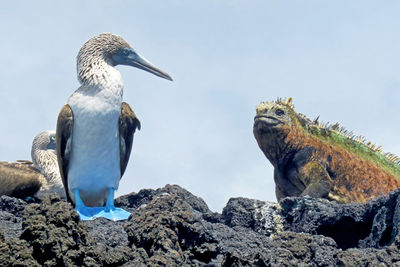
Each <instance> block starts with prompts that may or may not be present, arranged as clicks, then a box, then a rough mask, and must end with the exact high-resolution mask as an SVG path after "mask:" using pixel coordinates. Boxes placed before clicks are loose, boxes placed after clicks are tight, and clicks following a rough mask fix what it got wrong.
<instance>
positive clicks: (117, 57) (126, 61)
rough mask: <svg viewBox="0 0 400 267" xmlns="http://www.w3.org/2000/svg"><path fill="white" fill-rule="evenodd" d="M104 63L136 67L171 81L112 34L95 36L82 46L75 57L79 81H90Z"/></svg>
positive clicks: (122, 40) (164, 73)
mask: <svg viewBox="0 0 400 267" xmlns="http://www.w3.org/2000/svg"><path fill="white" fill-rule="evenodd" d="M104 63H106V64H108V65H109V66H112V67H114V66H116V65H128V66H132V67H136V68H139V69H142V70H145V71H148V72H150V73H152V74H154V75H157V76H159V77H161V78H164V79H167V80H170V81H172V78H171V76H169V75H168V73H166V72H164V71H162V70H160V69H159V68H157V67H155V66H154V65H152V64H151V63H150V62H149V61H147V60H146V59H145V58H143V57H142V56H140V55H139V54H138V53H137V52H136V51H135V50H134V49H133V48H132V46H131V45H130V44H129V43H128V42H126V41H125V40H124V39H122V37H120V36H118V35H115V34H112V33H103V34H100V35H97V36H95V37H93V38H91V39H89V40H88V41H87V42H86V43H85V44H84V45H83V46H82V48H81V49H80V51H79V53H78V56H77V71H78V79H79V81H80V82H81V83H85V82H87V81H90V80H92V79H93V77H91V76H93V75H96V74H95V71H96V68H99V69H100V68H103V67H104V66H103V64H104ZM93 70H94V72H93ZM99 75H102V74H99Z"/></svg>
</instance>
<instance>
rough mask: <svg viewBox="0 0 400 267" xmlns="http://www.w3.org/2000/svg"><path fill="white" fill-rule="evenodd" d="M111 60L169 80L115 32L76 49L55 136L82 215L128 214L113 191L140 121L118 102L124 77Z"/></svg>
mask: <svg viewBox="0 0 400 267" xmlns="http://www.w3.org/2000/svg"><path fill="white" fill-rule="evenodd" d="M116 65H128V66H133V67H136V68H139V69H142V70H145V71H148V72H150V73H152V74H155V75H157V76H159V77H162V78H165V79H167V80H171V81H172V78H171V77H170V76H169V75H168V74H167V73H165V72H163V71H162V70H160V69H158V68H156V67H155V66H153V65H152V64H151V63H150V62H148V61H147V60H146V59H144V58H143V57H141V56H140V55H139V54H138V53H137V52H136V51H135V50H134V49H133V48H132V46H131V45H129V44H128V43H127V42H126V41H125V40H124V39H122V38H121V37H120V36H117V35H115V34H111V33H104V34H100V35H98V36H95V37H93V38H91V39H89V40H88V41H87V42H86V43H85V44H84V45H83V46H82V48H81V49H80V51H79V53H78V56H77V72H78V80H79V82H80V84H81V86H80V87H79V88H78V89H77V90H76V91H75V92H74V93H73V94H72V95H71V96H70V97H69V99H68V101H67V104H66V105H64V106H63V108H62V109H61V111H60V113H59V116H58V120H57V130H56V139H57V157H58V163H59V167H60V173H61V177H62V181H63V184H64V187H65V191H66V195H67V199H68V200H69V201H70V202H72V203H73V204H75V209H76V210H77V212H78V214H79V216H80V218H81V220H92V219H94V218H96V217H105V218H108V219H111V220H124V219H127V218H128V217H129V216H130V213H129V212H127V211H124V210H123V209H120V208H116V207H115V206H114V191H115V190H117V189H118V185H119V182H120V179H121V177H122V175H123V174H124V171H125V169H126V166H127V164H128V160H129V156H130V153H131V149H132V143H133V134H134V133H135V130H136V129H140V121H139V120H138V118H137V117H136V115H135V113H134V112H133V111H132V109H131V108H130V106H129V105H128V104H127V103H125V102H122V94H123V82H122V77H121V74H120V72H119V71H118V70H117V69H116V68H115V66H116ZM104 205H105V207H104Z"/></svg>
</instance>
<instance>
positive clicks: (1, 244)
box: [0, 185, 400, 266]
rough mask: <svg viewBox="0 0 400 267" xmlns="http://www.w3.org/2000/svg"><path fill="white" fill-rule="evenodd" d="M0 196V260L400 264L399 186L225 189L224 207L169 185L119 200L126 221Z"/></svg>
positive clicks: (46, 200)
mask: <svg viewBox="0 0 400 267" xmlns="http://www.w3.org/2000/svg"><path fill="white" fill-rule="evenodd" d="M29 202H30V203H28V202H26V201H23V200H19V199H15V198H9V197H4V196H3V197H1V198H0V266H9V265H19V266H338V265H339V266H377V265H381V266H396V265H397V266H400V251H399V246H400V234H399V229H400V190H399V191H396V192H394V193H392V194H391V195H389V196H387V197H382V198H379V199H376V200H373V201H370V202H368V203H366V204H346V205H341V204H337V203H334V202H328V201H326V200H321V199H312V198H309V197H304V198H286V199H284V200H282V201H281V202H280V203H279V204H278V203H268V202H262V201H258V200H252V199H246V198H232V199H230V200H229V202H228V203H227V206H226V207H225V208H224V210H223V212H222V214H219V213H213V212H212V211H210V210H209V209H208V207H207V205H206V203H205V202H204V201H203V200H202V199H201V198H198V197H196V196H194V195H192V194H191V193H190V192H188V191H187V190H185V189H183V188H181V187H179V186H176V185H167V186H165V187H163V188H160V189H157V190H151V189H145V190H141V191H140V192H139V193H131V194H129V195H126V196H122V197H120V198H118V199H117V200H116V205H117V206H121V207H123V208H125V209H127V210H129V211H130V212H132V217H131V218H130V219H129V220H127V221H122V222H112V221H108V220H106V219H102V218H100V219H96V220H94V221H83V222H82V221H79V217H78V215H77V213H76V212H75V211H74V210H73V209H72V206H71V205H70V204H69V203H67V202H65V201H64V200H62V199H61V198H60V197H58V196H57V195H55V194H52V195H47V196H45V197H43V199H40V200H30V201H29Z"/></svg>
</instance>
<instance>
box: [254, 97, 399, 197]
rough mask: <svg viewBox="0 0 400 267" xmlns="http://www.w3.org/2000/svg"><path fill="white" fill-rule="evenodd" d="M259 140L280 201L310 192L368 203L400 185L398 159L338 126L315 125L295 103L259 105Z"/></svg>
mask: <svg viewBox="0 0 400 267" xmlns="http://www.w3.org/2000/svg"><path fill="white" fill-rule="evenodd" d="M256 112H257V114H256V117H255V121H254V136H255V137H256V139H257V142H258V145H259V146H260V148H261V150H262V151H263V152H264V154H265V155H266V157H267V158H268V159H269V160H270V162H271V163H272V164H273V165H274V167H275V183H276V185H277V188H276V193H277V197H278V199H279V198H281V197H285V196H298V195H302V194H309V195H313V196H316V197H326V198H328V199H334V200H337V201H339V202H364V201H366V200H368V199H370V198H373V197H377V196H380V195H383V194H387V193H388V192H390V191H392V190H394V189H396V188H397V187H399V186H400V165H399V164H398V159H399V158H398V157H396V156H394V155H393V154H390V153H383V152H382V149H381V147H376V146H375V145H374V144H372V143H371V142H367V141H365V139H364V138H362V137H359V136H355V135H354V134H353V133H352V132H348V131H347V130H345V129H344V128H343V127H340V126H339V124H327V123H326V124H323V123H320V122H318V118H317V119H315V120H313V121H311V120H309V119H308V118H306V117H305V116H304V115H302V114H299V113H296V111H295V110H294V106H293V104H292V99H291V98H289V99H278V100H277V101H273V102H262V103H261V104H260V105H258V106H257V109H256Z"/></svg>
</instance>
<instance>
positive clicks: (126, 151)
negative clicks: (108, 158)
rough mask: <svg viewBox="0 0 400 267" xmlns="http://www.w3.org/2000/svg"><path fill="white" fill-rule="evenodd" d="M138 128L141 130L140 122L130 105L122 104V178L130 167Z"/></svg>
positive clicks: (120, 126)
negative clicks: (130, 158) (129, 163)
mask: <svg viewBox="0 0 400 267" xmlns="http://www.w3.org/2000/svg"><path fill="white" fill-rule="evenodd" d="M136 128H137V129H138V130H140V121H139V119H138V118H137V117H136V114H135V112H133V110H132V109H131V107H130V106H129V105H128V103H125V102H122V106H121V115H120V116H119V148H120V149H119V153H120V164H121V177H122V175H123V174H124V172H125V169H126V166H127V165H128V161H129V156H130V155H131V150H132V144H133V135H134V133H135V131H136Z"/></svg>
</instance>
